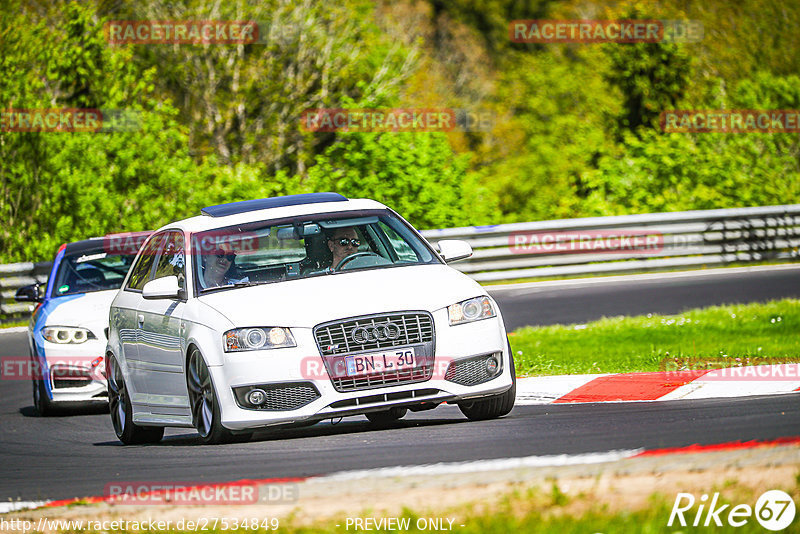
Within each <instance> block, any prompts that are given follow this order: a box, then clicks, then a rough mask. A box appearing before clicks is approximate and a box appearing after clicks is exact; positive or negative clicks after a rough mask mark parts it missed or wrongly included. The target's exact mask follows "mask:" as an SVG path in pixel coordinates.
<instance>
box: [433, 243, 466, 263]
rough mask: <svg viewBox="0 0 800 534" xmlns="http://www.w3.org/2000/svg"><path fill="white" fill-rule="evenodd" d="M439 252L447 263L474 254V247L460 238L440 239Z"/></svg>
mask: <svg viewBox="0 0 800 534" xmlns="http://www.w3.org/2000/svg"><path fill="white" fill-rule="evenodd" d="M438 245H439V254H441V255H442V258H444V261H446V262H447V263H450V262H453V261H458V260H463V259H465V258H469V257H470V256H472V247H471V246H470V245H469V243H467V242H466V241H462V240H460V239H443V240H441V241H439V243H438Z"/></svg>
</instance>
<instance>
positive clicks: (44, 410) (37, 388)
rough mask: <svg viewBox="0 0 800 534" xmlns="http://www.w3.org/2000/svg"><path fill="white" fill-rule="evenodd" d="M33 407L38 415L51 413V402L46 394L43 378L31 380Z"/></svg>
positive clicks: (52, 409) (42, 415) (45, 415)
mask: <svg viewBox="0 0 800 534" xmlns="http://www.w3.org/2000/svg"><path fill="white" fill-rule="evenodd" d="M33 407H34V409H35V410H36V414H37V415H38V416H39V417H47V416H50V415H53V412H54V411H55V410H54V407H53V402H52V401H51V400H50V399H49V398H48V396H47V389H46V388H45V385H44V380H39V379H34V380H33Z"/></svg>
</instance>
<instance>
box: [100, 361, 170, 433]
mask: <svg viewBox="0 0 800 534" xmlns="http://www.w3.org/2000/svg"><path fill="white" fill-rule="evenodd" d="M107 362H108V363H107V367H106V376H107V377H108V412H109V413H110V414H111V424H112V425H113V426H114V433H116V435H117V438H119V440H120V441H121V442H122V443H124V444H125V445H137V444H142V443H158V442H159V441H161V438H163V437H164V427H163V426H140V425H137V424H134V422H133V406H132V405H131V400H130V395H129V394H128V388H127V386H126V385H125V377H124V376H123V375H122V368H121V367H120V366H119V364H118V363H117V360H116V359H115V358H114V357H113V356H109V357H108V360H107Z"/></svg>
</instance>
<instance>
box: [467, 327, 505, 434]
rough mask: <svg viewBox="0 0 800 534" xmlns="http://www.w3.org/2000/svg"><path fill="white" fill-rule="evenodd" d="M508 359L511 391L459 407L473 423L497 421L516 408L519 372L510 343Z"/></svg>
mask: <svg viewBox="0 0 800 534" xmlns="http://www.w3.org/2000/svg"><path fill="white" fill-rule="evenodd" d="M506 343H507V344H508V359H509V363H510V365H511V389H509V390H508V391H506V392H505V393H501V394H499V395H494V396H492V397H487V398H485V399H480V400H476V401H472V402H462V403H460V404H459V405H458V407H459V408H460V409H461V413H463V414H464V415H466V416H467V418H468V419H470V420H471V421H485V420H486V419H496V418H497V417H502V416H504V415H507V414H508V412H510V411H511V409H512V408H513V407H514V400H515V399H516V397H517V371H516V369H514V353H513V352H511V344H510V343H508V341H506Z"/></svg>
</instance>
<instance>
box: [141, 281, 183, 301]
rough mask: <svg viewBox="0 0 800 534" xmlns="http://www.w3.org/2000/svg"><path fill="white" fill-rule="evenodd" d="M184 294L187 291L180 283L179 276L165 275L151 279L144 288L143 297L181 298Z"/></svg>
mask: <svg viewBox="0 0 800 534" xmlns="http://www.w3.org/2000/svg"><path fill="white" fill-rule="evenodd" d="M184 296H185V292H184V291H183V290H182V289H181V288H180V286H179V285H178V277H177V276H165V277H163V278H156V279H155V280H150V281H149V282H147V283H146V284H145V285H144V287H143V288H142V297H144V298H146V299H147V300H156V299H180V298H184Z"/></svg>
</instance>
